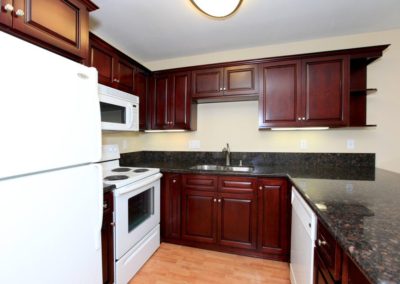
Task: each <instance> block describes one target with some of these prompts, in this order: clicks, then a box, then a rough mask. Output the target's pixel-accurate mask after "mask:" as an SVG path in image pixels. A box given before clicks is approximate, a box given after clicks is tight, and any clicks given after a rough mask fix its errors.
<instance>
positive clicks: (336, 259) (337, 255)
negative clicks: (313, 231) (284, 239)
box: [314, 221, 371, 284]
mask: <svg viewBox="0 0 400 284" xmlns="http://www.w3.org/2000/svg"><path fill="white" fill-rule="evenodd" d="M325 283H327V284H333V283H336V284H339V283H342V284H369V283H371V282H370V281H369V280H368V278H367V277H365V275H364V274H363V273H362V272H361V270H360V269H359V268H358V266H357V265H356V264H355V263H354V262H353V261H352V260H351V258H350V257H349V256H348V255H347V254H345V253H344V252H343V250H342V249H341V247H340V246H339V244H338V243H337V241H336V240H335V238H334V237H333V235H332V234H331V233H330V232H329V231H328V230H327V228H326V227H325V226H324V225H323V224H322V223H321V222H320V221H318V227H317V239H316V241H315V250H314V284H325Z"/></svg>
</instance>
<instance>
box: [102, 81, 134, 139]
mask: <svg viewBox="0 0 400 284" xmlns="http://www.w3.org/2000/svg"><path fill="white" fill-rule="evenodd" d="M99 99H100V111H101V128H102V129H103V130H106V131H138V130H139V98H138V97H137V96H134V95H132V94H128V93H125V92H122V91H120V90H117V89H114V88H110V87H107V86H104V85H101V84H99Z"/></svg>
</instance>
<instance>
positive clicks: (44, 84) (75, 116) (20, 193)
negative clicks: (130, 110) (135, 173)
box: [0, 32, 103, 284]
mask: <svg viewBox="0 0 400 284" xmlns="http://www.w3.org/2000/svg"><path fill="white" fill-rule="evenodd" d="M0 50H1V55H2V56H1V60H0V283H8V284H13V283H40V284H46V283H52V284H53V283H68V284H71V283H85V284H89V283H101V282H102V270H101V239H100V230H101V223H102V210H103V209H102V204H103V190H102V189H103V188H102V174H101V168H100V166H99V165H97V164H93V163H94V162H97V161H98V160H99V159H100V156H101V122H100V107H99V101H98V96H97V71H96V70H95V69H93V68H88V67H85V66H83V65H81V64H78V63H76V62H73V61H71V60H68V59H66V58H64V57H61V56H59V55H56V54H54V53H51V52H49V51H46V50H44V49H42V48H39V47H37V46H34V45H31V44H29V43H27V42H24V41H22V40H20V39H17V38H15V37H13V36H10V35H8V34H5V33H3V32H0Z"/></svg>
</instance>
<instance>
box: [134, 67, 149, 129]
mask: <svg viewBox="0 0 400 284" xmlns="http://www.w3.org/2000/svg"><path fill="white" fill-rule="evenodd" d="M134 86H135V90H134V94H135V95H136V96H138V97H139V129H140V130H145V129H147V106H148V105H147V104H148V102H147V88H148V75H147V74H146V73H144V72H142V71H141V70H139V69H137V70H136V72H135V83H134Z"/></svg>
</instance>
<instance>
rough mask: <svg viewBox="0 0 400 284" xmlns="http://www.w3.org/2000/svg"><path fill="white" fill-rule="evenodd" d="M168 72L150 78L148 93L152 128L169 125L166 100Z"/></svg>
mask: <svg viewBox="0 0 400 284" xmlns="http://www.w3.org/2000/svg"><path fill="white" fill-rule="evenodd" d="M169 80H170V78H169V75H168V74H159V75H156V76H154V77H153V78H152V82H151V87H150V93H151V94H152V95H151V99H152V100H151V114H152V122H151V128H152V129H165V128H168V126H169V120H168V105H169V103H168V101H169V100H170V98H169V92H168V87H169V85H170V83H169Z"/></svg>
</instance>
